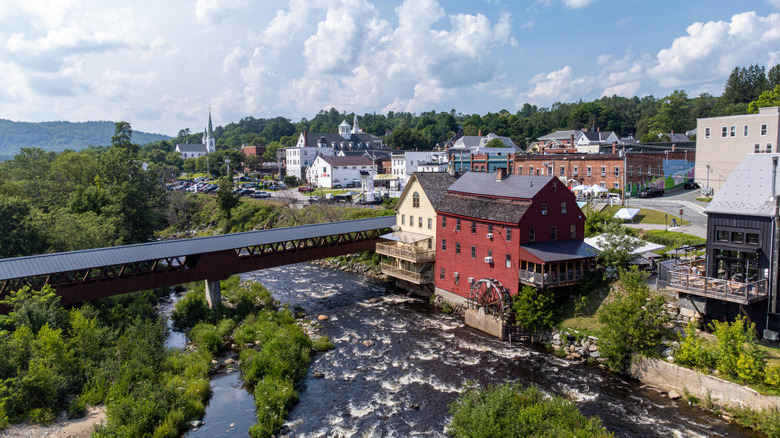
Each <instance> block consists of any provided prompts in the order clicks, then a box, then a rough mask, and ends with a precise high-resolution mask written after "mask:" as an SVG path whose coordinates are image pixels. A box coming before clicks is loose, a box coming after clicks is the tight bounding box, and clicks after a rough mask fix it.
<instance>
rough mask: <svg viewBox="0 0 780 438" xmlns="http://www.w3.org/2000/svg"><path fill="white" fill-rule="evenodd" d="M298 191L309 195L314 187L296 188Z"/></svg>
mask: <svg viewBox="0 0 780 438" xmlns="http://www.w3.org/2000/svg"><path fill="white" fill-rule="evenodd" d="M298 191H299V192H301V193H311V192H313V191H314V187H308V186H305V187H298Z"/></svg>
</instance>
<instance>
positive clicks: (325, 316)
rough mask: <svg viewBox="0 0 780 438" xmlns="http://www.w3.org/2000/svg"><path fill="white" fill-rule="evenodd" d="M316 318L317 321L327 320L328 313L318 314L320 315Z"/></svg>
mask: <svg viewBox="0 0 780 438" xmlns="http://www.w3.org/2000/svg"><path fill="white" fill-rule="evenodd" d="M317 320H319V321H327V320H328V315H320V316H318V317H317Z"/></svg>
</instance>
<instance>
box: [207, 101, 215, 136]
mask: <svg viewBox="0 0 780 438" xmlns="http://www.w3.org/2000/svg"><path fill="white" fill-rule="evenodd" d="M206 132H207V133H208V135H209V137H213V136H214V129H212V127H211V108H209V128H208V131H206Z"/></svg>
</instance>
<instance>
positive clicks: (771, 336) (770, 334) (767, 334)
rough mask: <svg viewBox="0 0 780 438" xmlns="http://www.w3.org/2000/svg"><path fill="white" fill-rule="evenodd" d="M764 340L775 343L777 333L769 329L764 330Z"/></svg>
mask: <svg viewBox="0 0 780 438" xmlns="http://www.w3.org/2000/svg"><path fill="white" fill-rule="evenodd" d="M764 339H766V340H769V341H776V340H777V332H775V331H772V330H769V329H764Z"/></svg>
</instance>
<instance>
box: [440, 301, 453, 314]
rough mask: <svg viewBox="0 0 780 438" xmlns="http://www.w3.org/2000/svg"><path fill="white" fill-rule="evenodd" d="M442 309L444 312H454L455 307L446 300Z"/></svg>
mask: <svg viewBox="0 0 780 438" xmlns="http://www.w3.org/2000/svg"><path fill="white" fill-rule="evenodd" d="M441 311H442V312H444V313H452V312H454V311H455V309H453V308H452V304H450V303H449V302H447V301H445V302H444V304H442V305H441Z"/></svg>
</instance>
